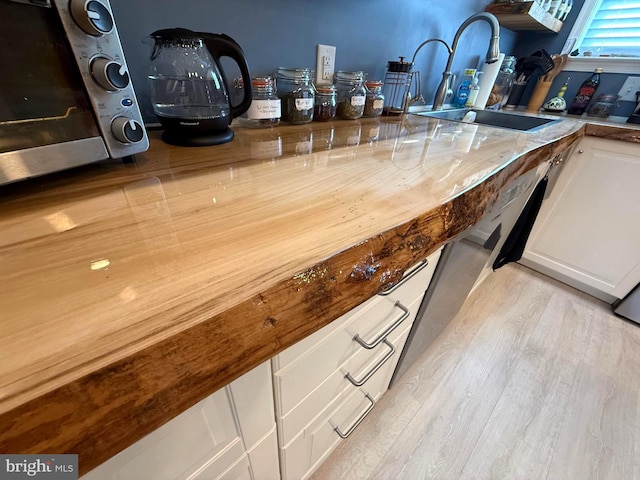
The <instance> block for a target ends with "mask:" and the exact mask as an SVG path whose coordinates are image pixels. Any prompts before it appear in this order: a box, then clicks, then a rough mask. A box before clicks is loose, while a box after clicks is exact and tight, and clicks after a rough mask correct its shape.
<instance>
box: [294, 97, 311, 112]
mask: <svg viewBox="0 0 640 480" xmlns="http://www.w3.org/2000/svg"><path fill="white" fill-rule="evenodd" d="M311 108H313V98H296V110H309V109H311Z"/></svg>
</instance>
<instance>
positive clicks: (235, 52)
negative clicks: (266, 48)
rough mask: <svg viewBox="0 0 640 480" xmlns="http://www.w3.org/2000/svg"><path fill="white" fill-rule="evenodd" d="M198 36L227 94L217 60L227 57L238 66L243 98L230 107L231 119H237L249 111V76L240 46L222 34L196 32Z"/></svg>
mask: <svg viewBox="0 0 640 480" xmlns="http://www.w3.org/2000/svg"><path fill="white" fill-rule="evenodd" d="M198 34H199V35H202V39H203V40H204V43H205V45H206V46H207V50H209V52H210V53H211V56H212V57H213V59H214V61H215V62H216V64H217V65H218V70H220V75H221V76H222V81H223V82H224V85H225V88H226V89H227V94H229V93H230V92H231V89H230V88H229V87H230V85H229V82H228V81H227V77H226V76H225V74H224V70H223V69H222V66H221V65H220V61H219V59H220V57H229V58H231V59H233V60H234V61H235V62H236V63H237V64H238V67H240V73H241V75H242V81H243V83H244V88H243V91H244V96H243V98H242V102H240V104H239V105H231V117H232V118H235V117H239V116H240V115H242V114H243V113H244V112H246V111H247V110H249V106H250V105H251V74H250V73H249V66H248V65H247V59H246V58H245V56H244V53H243V52H242V48H240V45H238V43H237V42H236V41H235V40H234V39H233V38H231V37H230V36H228V35H225V34H224V33H222V34H219V33H204V32H198Z"/></svg>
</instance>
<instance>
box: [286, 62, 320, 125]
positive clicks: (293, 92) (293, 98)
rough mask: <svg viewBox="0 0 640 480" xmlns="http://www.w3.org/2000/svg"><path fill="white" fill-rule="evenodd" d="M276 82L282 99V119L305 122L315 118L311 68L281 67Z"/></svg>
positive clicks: (290, 121) (287, 121)
mask: <svg viewBox="0 0 640 480" xmlns="http://www.w3.org/2000/svg"><path fill="white" fill-rule="evenodd" d="M276 82H277V88H278V97H280V100H281V101H282V116H281V119H282V121H283V122H285V123H291V124H303V123H309V122H310V121H311V120H313V104H314V99H315V92H314V88H313V86H312V85H311V70H309V69H308V68H284V67H280V68H278V74H277V77H276Z"/></svg>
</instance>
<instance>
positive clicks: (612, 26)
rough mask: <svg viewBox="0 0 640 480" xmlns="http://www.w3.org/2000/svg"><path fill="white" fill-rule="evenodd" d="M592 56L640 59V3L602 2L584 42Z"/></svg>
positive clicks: (636, 0) (639, 0)
mask: <svg viewBox="0 0 640 480" xmlns="http://www.w3.org/2000/svg"><path fill="white" fill-rule="evenodd" d="M580 50H581V51H582V52H585V51H587V50H591V51H592V54H593V56H612V57H640V0H602V2H601V3H600V6H599V7H598V8H597V10H596V12H595V13H594V14H593V16H592V18H591V22H590V23H589V25H588V28H587V30H586V32H585V35H584V38H583V39H582V42H581V48H580Z"/></svg>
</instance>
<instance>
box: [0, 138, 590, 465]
mask: <svg viewBox="0 0 640 480" xmlns="http://www.w3.org/2000/svg"><path fill="white" fill-rule="evenodd" d="M587 129H588V127H587ZM584 134H585V128H580V129H579V130H577V131H575V132H574V133H572V134H569V135H567V136H565V137H563V138H561V139H559V140H557V141H555V142H552V143H548V144H546V145H543V146H540V147H538V148H536V149H534V150H532V151H530V152H528V153H525V154H523V155H521V156H519V157H517V158H516V159H514V160H513V161H510V163H508V164H507V165H506V166H505V167H504V168H503V169H501V170H500V171H499V172H498V173H496V174H495V175H493V176H491V177H490V178H488V179H487V180H485V181H484V182H482V183H480V184H479V185H476V186H475V187H473V188H471V189H469V190H467V191H465V192H464V193H462V194H461V195H459V196H457V197H455V198H454V199H453V200H451V201H450V202H448V203H446V204H443V205H440V206H438V207H437V208H435V209H432V210H430V211H428V212H424V213H423V214H421V215H420V216H418V217H416V218H414V219H412V220H411V221H408V222H405V223H404V224H402V225H399V226H397V227H395V228H392V229H389V230H386V231H383V232H381V233H379V234H377V235H376V236H374V237H372V238H370V239H368V240H367V241H365V242H362V243H359V244H357V245H353V246H351V247H348V248H346V249H345V250H343V251H341V252H339V253H337V254H335V255H333V256H332V257H330V258H327V259H325V260H324V261H322V262H320V263H318V264H316V265H313V266H311V267H309V268H308V269H307V270H306V271H304V272H301V273H300V275H297V276H296V277H294V278H291V279H289V280H285V281H282V282H280V283H278V284H276V285H274V286H272V287H269V288H267V289H265V290H264V291H263V292H261V293H259V294H258V295H255V296H254V297H253V298H251V299H249V300H247V301H244V302H243V303H241V304H239V305H236V306H235V307H233V308H231V309H229V310H227V311H225V312H223V313H221V314H219V315H216V316H214V317H212V318H210V319H208V320H207V321H205V322H202V323H200V324H198V325H195V326H193V327H192V328H190V329H188V330H185V331H182V332H180V333H177V334H175V335H174V336H172V337H170V338H168V339H166V340H164V341H161V342H159V343H157V344H154V345H152V346H150V347H148V348H145V349H144V350H141V351H139V352H137V353H135V354H132V355H130V356H129V357H127V358H124V359H122V360H120V361H117V362H115V363H113V364H111V365H109V366H107V367H104V368H101V369H100V370H98V371H96V372H93V373H91V374H88V375H86V376H84V377H82V378H79V379H77V380H75V381H72V382H70V383H68V384H66V385H64V386H61V387H59V388H57V389H55V390H53V391H51V392H49V393H46V394H44V395H42V396H40V397H38V398H36V399H34V400H31V401H29V402H27V403H25V404H23V405H21V406H19V407H17V408H15V409H13V410H10V411H8V412H6V413H4V414H2V415H0V429H1V430H2V432H3V433H2V434H0V451H3V452H5V453H42V452H55V453H77V454H79V455H80V459H81V463H80V474H84V473H87V472H88V471H89V470H91V469H93V468H94V467H96V466H98V465H99V464H101V463H102V462H104V461H106V460H107V459H109V458H110V457H112V456H113V455H115V454H117V453H118V452H119V451H121V450H123V449H124V448H126V447H127V446H129V445H131V444H132V443H134V442H135V441H137V440H139V439H140V438H142V437H143V436H145V435H146V434H148V433H150V432H152V431H153V430H155V429H156V428H158V427H159V426H161V425H162V424H164V423H166V422H167V421H168V420H169V419H171V418H173V417H175V416H176V415H177V414H179V413H181V412H182V411H184V410H185V409H187V408H189V407H190V406H192V405H194V404H195V403H197V402H198V401H200V400H201V399H203V398H205V397H206V396H208V395H210V394H211V393H213V392H215V391H216V390H218V389H219V388H222V387H223V386H225V385H227V384H228V383H229V382H231V381H233V380H234V379H235V378H237V377H239V376H240V375H242V374H244V373H246V372H247V371H249V370H250V369H251V368H253V367H255V366H256V365H258V364H260V363H262V362H264V361H266V360H268V359H269V358H271V357H272V356H274V355H275V354H277V353H278V352H280V351H282V350H284V349H285V348H287V347H288V346H290V345H292V344H294V343H295V342H297V341H299V340H301V339H302V338H304V337H306V336H307V335H309V334H311V333H313V332H314V331H316V330H318V329H320V328H321V327H323V326H324V325H327V324H328V323H330V322H331V321H333V320H335V319H336V318H338V317H339V316H340V315H342V314H344V313H346V312H347V311H349V310H350V309H352V308H353V307H355V306H357V305H358V304H360V303H362V302H363V301H365V300H366V299H368V298H370V297H371V296H373V295H375V294H376V293H377V291H378V289H379V288H380V286H381V285H382V282H380V280H379V278H378V277H379V276H380V275H381V274H382V272H394V274H395V275H396V278H400V276H401V274H402V272H403V271H404V270H405V269H406V268H408V267H410V266H411V265H413V264H414V263H416V262H417V261H419V260H421V259H422V258H424V257H426V256H428V255H429V254H430V253H432V252H433V251H435V250H436V249H437V248H439V247H440V246H441V245H443V244H444V243H446V242H447V241H449V240H451V239H453V238H455V236H457V235H459V234H460V233H461V232H463V231H464V230H465V229H466V228H467V227H469V226H470V225H472V224H474V223H475V222H476V221H477V220H479V218H481V216H482V214H483V213H484V211H486V209H487V207H488V206H490V205H491V202H492V201H494V200H495V198H494V196H495V192H497V191H498V190H499V189H500V187H501V186H503V185H505V184H506V183H507V182H508V181H510V180H511V179H513V178H516V177H517V176H519V175H520V174H522V173H524V172H526V171H528V170H530V169H531V168H534V167H536V166H537V165H539V164H540V163H542V162H544V161H547V160H548V159H549V158H551V157H552V156H553V155H554V154H555V153H558V152H561V151H563V150H564V149H566V148H567V147H568V146H569V145H570V144H572V143H574V142H575V141H577V140H578V139H579V138H580V137H581V136H583V135H584ZM374 264H375V267H376V269H375V272H374V273H373V274H372V275H366V276H363V275H361V274H360V273H359V272H360V271H362V269H361V268H359V267H362V266H365V267H369V266H372V265H374ZM366 270H367V271H371V270H372V269H366ZM300 278H304V279H305V281H300V280H299V279H300ZM238 318H242V319H243V321H242V322H238V321H237V319H238ZM231 319H236V321H231ZM301 319H304V321H301ZM251 338H260V339H261V343H260V344H256V343H255V342H251V341H250V340H249V339H251ZM212 344H213V345H215V348H211V345H212ZM34 439H37V440H35V441H34Z"/></svg>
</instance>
